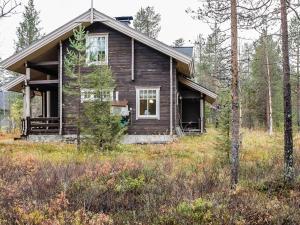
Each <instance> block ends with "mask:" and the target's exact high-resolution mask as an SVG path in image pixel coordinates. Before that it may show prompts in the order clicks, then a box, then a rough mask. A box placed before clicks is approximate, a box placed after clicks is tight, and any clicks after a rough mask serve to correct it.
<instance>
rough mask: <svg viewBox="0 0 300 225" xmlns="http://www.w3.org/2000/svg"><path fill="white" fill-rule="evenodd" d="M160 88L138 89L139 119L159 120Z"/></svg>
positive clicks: (137, 105)
mask: <svg viewBox="0 0 300 225" xmlns="http://www.w3.org/2000/svg"><path fill="white" fill-rule="evenodd" d="M159 101H160V88H157V87H156V88H144V87H143V88H140V87H139V88H136V110H137V113H136V117H137V119H159V116H160V115H159V114H160V112H159Z"/></svg>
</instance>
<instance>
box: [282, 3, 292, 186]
mask: <svg viewBox="0 0 300 225" xmlns="http://www.w3.org/2000/svg"><path fill="white" fill-rule="evenodd" d="M280 3H281V10H280V11H281V33H282V34H281V35H282V56H283V95H284V179H285V182H286V183H287V184H288V185H291V184H292V183H293V181H294V161H293V129H292V106H291V84H290V65H289V42H288V26H287V9H286V8H287V6H286V0H280Z"/></svg>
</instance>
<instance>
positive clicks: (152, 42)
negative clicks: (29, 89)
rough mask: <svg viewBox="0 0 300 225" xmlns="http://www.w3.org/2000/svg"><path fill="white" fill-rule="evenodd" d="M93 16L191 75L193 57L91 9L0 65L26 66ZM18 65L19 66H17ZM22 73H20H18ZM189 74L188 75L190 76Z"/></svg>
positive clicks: (12, 68)
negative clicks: (174, 60) (171, 61)
mask: <svg viewBox="0 0 300 225" xmlns="http://www.w3.org/2000/svg"><path fill="white" fill-rule="evenodd" d="M91 16H92V17H93V20H92V21H93V22H101V23H103V24H105V25H107V26H109V27H111V28H113V29H115V30H117V31H119V32H121V33H123V34H125V35H127V36H129V37H131V38H133V39H135V40H137V41H139V42H141V43H143V44H145V45H147V46H149V47H151V48H154V49H156V50H158V51H160V52H162V53H164V54H166V55H169V56H170V57H172V58H174V59H176V60H178V61H179V62H180V63H181V64H183V65H184V66H185V67H186V70H188V72H189V73H190V74H191V73H192V71H193V60H192V58H191V57H189V56H187V55H185V54H183V53H181V52H179V51H177V50H176V49H174V48H172V47H170V46H168V45H166V44H164V43H162V42H160V41H158V40H156V39H153V38H150V37H148V36H146V35H144V34H142V33H141V32H139V31H137V30H135V29H133V28H131V27H129V26H127V25H124V24H123V23H121V22H119V21H117V20H115V19H113V18H111V17H109V16H107V15H105V14H103V13H101V12H99V11H97V10H95V9H90V10H88V11H86V12H85V13H83V14H81V15H80V16H78V17H76V18H75V19H73V20H71V21H70V22H68V23H66V24H65V25H63V26H61V27H59V28H58V29H56V30H54V31H53V32H51V33H49V34H48V35H46V36H44V37H43V38H41V39H40V40H38V41H36V42H34V43H33V44H31V45H30V46H28V47H27V48H25V49H24V50H22V51H21V52H19V53H16V54H14V55H12V56H11V57H9V58H7V59H5V60H4V61H2V62H1V63H0V66H1V67H3V68H5V69H9V70H13V71H16V70H17V67H18V66H19V67H20V65H22V64H24V60H25V58H27V57H30V56H32V55H33V54H37V53H36V52H37V51H39V50H41V49H43V48H47V47H49V46H54V45H57V44H58V43H59V42H60V41H62V40H65V39H67V38H69V37H70V36H71V35H72V33H73V29H75V28H76V27H78V26H79V25H80V24H84V25H90V24H91ZM17 64H18V65H17ZM17 72H20V71H17ZM190 74H187V75H190Z"/></svg>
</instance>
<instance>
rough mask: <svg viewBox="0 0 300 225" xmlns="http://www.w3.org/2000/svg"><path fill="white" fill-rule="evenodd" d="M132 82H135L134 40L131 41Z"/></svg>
mask: <svg viewBox="0 0 300 225" xmlns="http://www.w3.org/2000/svg"><path fill="white" fill-rule="evenodd" d="M131 80H132V81H134V39H133V38H132V39H131Z"/></svg>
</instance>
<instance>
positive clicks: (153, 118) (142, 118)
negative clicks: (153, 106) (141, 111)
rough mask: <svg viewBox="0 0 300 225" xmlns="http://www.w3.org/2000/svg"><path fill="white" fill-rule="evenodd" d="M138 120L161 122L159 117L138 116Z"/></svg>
mask: <svg viewBox="0 0 300 225" xmlns="http://www.w3.org/2000/svg"><path fill="white" fill-rule="evenodd" d="M136 120H160V118H159V117H158V116H137V118H136Z"/></svg>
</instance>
